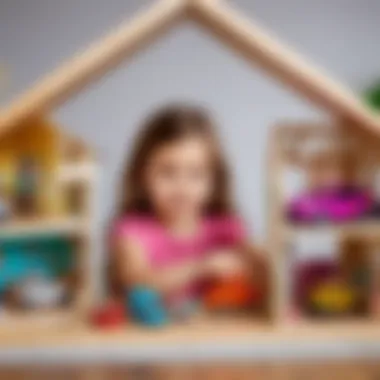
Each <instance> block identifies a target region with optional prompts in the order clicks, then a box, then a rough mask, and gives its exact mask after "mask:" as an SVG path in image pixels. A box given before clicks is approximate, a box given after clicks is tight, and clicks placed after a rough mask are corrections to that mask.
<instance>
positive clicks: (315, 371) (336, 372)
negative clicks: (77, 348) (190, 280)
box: [0, 361, 380, 380]
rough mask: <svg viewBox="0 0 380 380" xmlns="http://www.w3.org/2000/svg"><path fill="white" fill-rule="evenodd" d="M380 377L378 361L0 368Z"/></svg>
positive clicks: (85, 377) (239, 377) (224, 378)
mask: <svg viewBox="0 0 380 380" xmlns="http://www.w3.org/2000/svg"><path fill="white" fill-rule="evenodd" d="M379 378H380V364H379V363H378V362H375V361H373V362H371V361H357V362H355V361H354V362H348V361H341V362H329V361H328V362H315V363H313V362H310V363H279V364H273V363H258V364H247V363H245V364H231V363H223V364H221V363H213V364H207V365H197V364H183V365H181V364H178V365H166V366H165V365H164V366H163V365H161V366H154V365H149V364H145V365H129V366H107V365H104V366H102V365H98V366H93V367H89V366H87V367H86V366H83V367H47V368H43V367H41V368H40V367H36V366H33V367H31V368H28V367H24V368H22V367H21V368H7V369H5V368H4V369H1V368H0V379H6V380H24V379H28V380H37V379H38V380H50V379H55V380H61V379H62V380H66V379H72V380H126V379H128V380H193V379H197V380H253V379H265V380H305V379H308V380H321V379H328V380H343V379H344V380H377V379H379Z"/></svg>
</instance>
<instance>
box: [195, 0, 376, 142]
mask: <svg viewBox="0 0 380 380" xmlns="http://www.w3.org/2000/svg"><path fill="white" fill-rule="evenodd" d="M191 5H192V8H191V9H192V14H193V16H194V18H195V19H196V20H197V21H199V22H200V23H201V24H202V25H204V26H205V27H206V28H207V29H209V30H211V31H212V32H213V33H214V34H215V35H216V36H217V37H219V38H220V39H221V40H222V42H224V43H226V44H228V45H229V46H230V47H232V48H233V49H234V50H236V51H237V52H238V53H240V54H241V55H242V56H243V57H245V58H246V59H247V60H248V62H249V63H251V64H255V65H256V64H258V65H260V66H261V67H262V68H264V69H266V70H267V71H268V72H269V73H271V74H272V75H274V76H276V77H277V78H278V79H280V80H281V81H282V82H283V83H284V84H286V85H288V86H290V87H292V88H294V89H295V90H297V92H299V93H301V94H303V95H304V96H306V97H307V98H309V99H310V100H311V101H313V103H316V104H318V105H319V106H320V107H321V108H323V109H325V110H327V111H329V112H331V113H333V114H335V115H336V116H339V117H345V118H347V119H349V120H351V121H352V122H354V123H355V124H359V125H363V126H365V127H367V128H369V129H370V130H371V131H374V132H375V133H377V134H378V135H379V134H380V118H379V117H376V116H374V115H373V114H372V113H371V112H370V111H369V110H367V109H366V108H365V107H364V106H363V105H362V104H361V102H360V101H359V100H358V99H357V97H356V96H355V95H354V94H353V93H352V92H351V91H350V90H349V89H347V88H345V87H344V86H341V85H339V84H338V83H336V82H335V81H333V80H332V79H330V78H329V77H328V76H327V75H326V74H324V73H322V71H320V70H319V69H317V68H316V67H313V66H312V65H310V64H309V63H307V62H306V61H304V60H303V59H302V58H301V57H300V56H299V55H297V54H296V53H295V52H294V51H292V50H291V49H290V48H289V47H287V46H284V45H282V44H281V43H280V42H278V41H277V40H276V39H275V38H274V37H272V36H270V35H269V34H268V33H267V32H266V31H265V30H263V29H262V28H261V27H259V26H257V25H256V24H255V23H252V22H251V20H249V19H247V18H245V17H244V16H243V15H241V14H239V13H238V12H237V11H236V10H235V9H233V8H231V7H229V6H227V5H226V4H225V3H222V2H221V1H220V2H215V1H203V0H192V2H191Z"/></svg>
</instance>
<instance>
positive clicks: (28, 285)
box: [8, 276, 68, 309]
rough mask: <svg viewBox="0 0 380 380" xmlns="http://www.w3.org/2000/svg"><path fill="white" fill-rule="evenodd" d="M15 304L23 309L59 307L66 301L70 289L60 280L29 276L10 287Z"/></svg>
mask: <svg viewBox="0 0 380 380" xmlns="http://www.w3.org/2000/svg"><path fill="white" fill-rule="evenodd" d="M8 293H9V294H10V296H11V298H12V299H13V304H14V306H17V307H18V308H23V309H51V308H57V307H59V306H61V305H63V303H64V302H65V300H66V299H67V297H68V291H67V288H66V287H65V285H64V284H63V283H62V282H60V281H59V280H51V279H46V278H44V277H39V276H35V277H30V278H27V279H25V280H23V281H21V282H19V283H17V284H15V285H13V286H11V287H10V289H8Z"/></svg>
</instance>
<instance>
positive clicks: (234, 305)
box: [203, 277, 264, 310]
mask: <svg viewBox="0 0 380 380" xmlns="http://www.w3.org/2000/svg"><path fill="white" fill-rule="evenodd" d="M263 296H264V294H263V292H262V291H261V290H260V289H259V288H257V287H255V285H254V284H253V283H252V281H249V280H248V279H247V278H244V277H237V278H233V279H229V280H224V281H218V282H215V283H213V284H211V285H210V287H209V289H207V291H206V293H205V295H204V298H203V301H204V304H205V306H206V308H207V309H209V310H234V309H245V308H250V307H252V306H253V305H257V304H259V303H260V302H261V301H262V300H263Z"/></svg>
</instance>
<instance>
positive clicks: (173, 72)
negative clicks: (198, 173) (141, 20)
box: [0, 0, 380, 255]
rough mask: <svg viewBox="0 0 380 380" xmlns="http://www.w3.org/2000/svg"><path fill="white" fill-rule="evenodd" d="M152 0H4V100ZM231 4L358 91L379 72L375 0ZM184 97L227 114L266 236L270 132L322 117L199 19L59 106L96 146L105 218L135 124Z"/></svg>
mask: <svg viewBox="0 0 380 380" xmlns="http://www.w3.org/2000/svg"><path fill="white" fill-rule="evenodd" d="M149 3H151V1H147V0H107V1H103V0H65V1H61V0H12V1H10V0H8V1H7V0H0V64H2V65H4V66H6V67H8V69H9V74H10V76H11V77H10V86H9V87H8V88H5V89H3V90H2V92H3V93H2V94H1V96H2V97H1V101H2V103H6V101H8V100H10V99H11V98H13V97H14V96H15V95H17V94H19V93H20V92H21V91H22V90H23V89H24V88H26V87H27V86H29V85H31V84H32V83H33V82H34V81H36V80H37V79H38V78H39V77H40V76H42V75H44V74H45V73H47V72H49V71H50V70H51V69H52V68H54V67H55V66H57V65H58V64H60V62H61V61H62V60H64V59H67V58H69V57H71V55H72V54H73V53H75V52H77V51H81V50H82V49H83V48H85V47H86V46H87V45H88V44H89V43H90V42H92V41H93V40H95V39H97V38H98V37H100V36H102V35H103V34H104V33H105V32H106V31H107V30H109V29H110V28H112V27H114V26H115V25H117V24H118V23H120V22H122V21H123V20H124V18H128V17H130V16H131V15H132V14H133V13H134V12H135V11H137V10H138V9H141V8H144V6H146V5H148V4H149ZM232 3H236V5H237V6H239V7H240V8H241V9H242V11H243V12H245V13H246V14H247V16H250V17H252V18H254V19H256V20H258V21H259V22H260V23H261V24H263V25H265V26H267V27H268V28H269V29H270V30H271V31H272V32H273V33H274V34H275V35H278V36H279V37H280V38H281V39H282V40H284V41H286V42H287V43H288V44H290V45H292V46H294V47H295V48H296V49H298V51H299V52H300V53H303V54H305V55H306V56H307V57H308V58H309V59H310V60H311V61H314V62H315V63H316V64H318V65H319V66H321V67H323V68H324V69H326V71H328V72H330V73H331V74H332V75H333V76H334V77H336V78H337V79H340V80H342V81H343V82H345V83H347V84H348V85H349V86H350V87H352V88H353V89H355V90H360V89H361V88H362V87H363V86H365V85H366V84H368V83H370V82H371V81H372V80H373V79H374V78H376V77H377V76H379V75H380V72H379V71H380V50H379V49H378V46H379V43H378V36H379V35H380V22H379V15H380V1H378V0H315V1H305V0H287V1H286V2H283V1H279V0H277V1H276V0H265V1H264V0H235V1H232ZM178 98H179V99H185V100H187V99H188V100H195V101H197V102H202V103H205V104H207V105H208V106H209V107H210V109H211V110H212V111H214V112H215V114H216V116H217V118H218V119H219V120H220V123H221V133H222V135H223V137H224V139H225V141H226V150H227V152H228V154H229V156H230V158H231V163H232V165H233V167H234V169H235V170H234V171H235V180H236V181H235V182H236V185H237V186H236V189H237V200H238V202H239V204H240V205H241V206H243V207H244V212H245V214H246V216H247V217H248V219H249V220H250V221H251V225H252V229H253V230H254V231H255V234H256V236H257V239H259V240H262V239H263V237H264V234H265V192H266V190H265V186H264V185H265V181H264V179H265V150H266V140H267V135H268V130H269V128H270V126H271V125H273V124H274V123H275V122H276V121H278V120H281V119H284V118H285V119H286V118H299V117H310V116H311V117H316V116H318V117H319V116H320V115H318V113H317V112H316V111H314V109H313V108H312V107H310V105H308V104H306V103H304V102H303V101H302V100H301V99H299V98H297V97H296V96H294V95H293V94H290V93H288V92H287V91H286V90H284V89H283V88H281V86H278V85H277V83H275V82H274V81H273V80H272V79H270V78H267V77H265V76H263V75H262V73H261V72H260V71H254V70H252V69H251V67H249V66H248V65H247V64H246V63H245V62H243V61H242V60H241V59H240V58H238V57H236V56H235V55H233V54H231V53H230V52H229V51H226V50H225V49H224V48H223V47H222V46H221V45H220V44H219V43H218V42H216V41H214V40H213V39H211V38H209V36H207V35H206V34H204V32H203V31H200V30H198V29H196V28H194V27H193V26H192V25H184V26H182V27H180V28H179V29H177V30H175V31H173V32H172V33H170V34H169V35H168V36H167V37H166V38H164V39H161V40H160V41H158V43H156V44H155V45H154V46H153V47H152V48H150V49H148V50H145V51H144V52H142V53H141V54H140V55H138V56H137V57H135V58H134V59H133V60H132V61H131V62H129V64H128V65H124V66H122V67H121V68H119V70H117V71H115V72H113V73H111V74H110V75H108V76H107V77H106V78H103V80H102V81H101V82H98V83H96V84H95V85H93V86H92V87H91V88H90V89H89V90H86V91H85V92H84V93H81V94H80V95H79V96H78V97H77V98H75V99H74V100H72V101H71V102H70V103H69V104H67V105H65V106H64V107H63V108H61V109H60V110H58V111H57V117H58V120H59V121H60V122H61V123H62V125H63V126H64V128H67V129H68V130H70V131H74V132H75V133H77V134H78V135H80V136H82V137H84V138H85V140H86V141H88V143H89V144H90V145H92V146H94V147H95V148H96V149H97V150H98V152H99V156H100V158H101V161H102V163H103V165H104V171H103V176H102V181H101V187H100V199H101V202H100V205H101V212H100V221H101V222H102V223H103V222H104V221H106V220H107V217H108V216H109V215H110V210H111V209H112V206H113V204H114V194H115V190H116V189H117V178H118V176H117V173H118V171H119V170H120V168H121V162H122V160H123V157H124V156H125V154H126V153H127V152H128V149H129V147H130V144H131V142H132V140H133V136H134V134H135V132H136V127H137V125H138V122H139V121H140V120H141V118H142V117H143V115H145V113H146V112H147V111H149V110H150V109H151V108H152V107H154V106H156V105H157V104H161V103H165V102H167V101H170V100H174V99H178ZM322 116H323V115H322ZM100 225H101V224H100ZM99 254H100V255H101V252H100V253H99Z"/></svg>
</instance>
